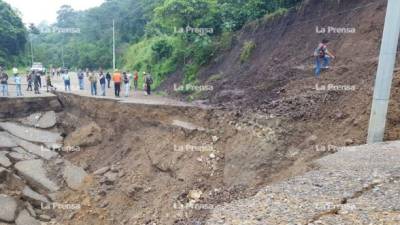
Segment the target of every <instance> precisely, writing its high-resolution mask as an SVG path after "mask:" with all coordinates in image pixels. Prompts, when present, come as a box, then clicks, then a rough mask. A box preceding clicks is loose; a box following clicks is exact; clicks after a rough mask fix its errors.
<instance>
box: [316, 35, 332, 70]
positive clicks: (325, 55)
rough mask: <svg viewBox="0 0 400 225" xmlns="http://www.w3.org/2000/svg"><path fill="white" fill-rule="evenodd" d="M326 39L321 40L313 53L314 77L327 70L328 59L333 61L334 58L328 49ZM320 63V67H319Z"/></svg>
mask: <svg viewBox="0 0 400 225" xmlns="http://www.w3.org/2000/svg"><path fill="white" fill-rule="evenodd" d="M328 43H329V40H328V39H323V40H322V41H321V43H319V45H318V47H317V48H316V49H315V51H314V57H315V75H316V76H317V77H319V76H320V74H321V69H329V63H330V59H331V58H332V59H335V56H334V55H333V54H332V53H331V52H330V51H329V49H328V46H327V45H328ZM321 62H322V66H321Z"/></svg>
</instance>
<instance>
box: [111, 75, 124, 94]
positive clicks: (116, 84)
mask: <svg viewBox="0 0 400 225" xmlns="http://www.w3.org/2000/svg"><path fill="white" fill-rule="evenodd" d="M121 80H122V76H121V73H120V72H119V70H118V69H117V70H115V72H114V74H113V81H114V91H115V97H119V94H120V92H121Z"/></svg>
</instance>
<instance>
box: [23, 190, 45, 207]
mask: <svg viewBox="0 0 400 225" xmlns="http://www.w3.org/2000/svg"><path fill="white" fill-rule="evenodd" d="M22 196H23V197H24V198H25V199H27V200H28V201H30V202H31V203H32V204H33V205H35V206H40V205H41V204H42V203H49V200H48V199H47V198H46V197H45V196H43V195H41V194H39V193H37V192H35V191H34V190H32V189H31V188H30V187H28V186H26V187H25V188H24V190H22Z"/></svg>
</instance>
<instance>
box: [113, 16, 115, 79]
mask: <svg viewBox="0 0 400 225" xmlns="http://www.w3.org/2000/svg"><path fill="white" fill-rule="evenodd" d="M113 71H115V24H114V20H113Z"/></svg>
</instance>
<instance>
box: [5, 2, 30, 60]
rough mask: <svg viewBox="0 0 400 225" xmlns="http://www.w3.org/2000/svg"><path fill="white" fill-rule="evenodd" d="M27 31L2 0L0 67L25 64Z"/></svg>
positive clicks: (17, 16)
mask: <svg viewBox="0 0 400 225" xmlns="http://www.w3.org/2000/svg"><path fill="white" fill-rule="evenodd" d="M25 45H26V29H25V26H24V24H23V23H22V21H21V18H20V17H19V15H18V14H17V13H16V12H15V11H14V10H13V9H12V8H11V7H10V5H8V4H7V3H5V2H3V1H1V0H0V65H2V66H6V67H11V66H12V65H13V64H15V65H17V64H23V63H24V54H23V53H24V50H25Z"/></svg>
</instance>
